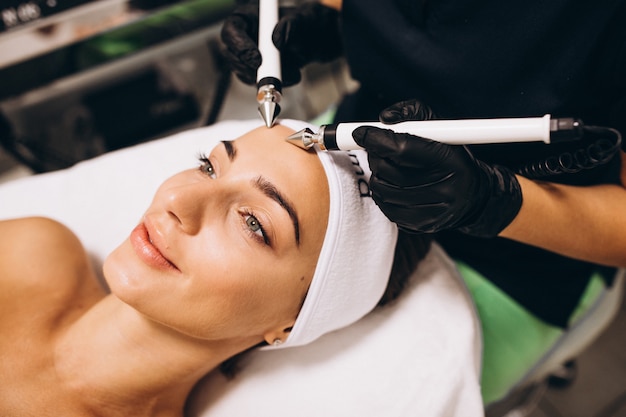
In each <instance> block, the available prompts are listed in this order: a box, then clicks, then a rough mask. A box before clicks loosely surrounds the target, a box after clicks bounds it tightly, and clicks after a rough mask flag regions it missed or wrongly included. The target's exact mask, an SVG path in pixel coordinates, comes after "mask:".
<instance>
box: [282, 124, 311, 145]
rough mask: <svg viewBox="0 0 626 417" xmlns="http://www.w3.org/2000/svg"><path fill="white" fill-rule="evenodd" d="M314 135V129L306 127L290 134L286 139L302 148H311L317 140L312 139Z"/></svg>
mask: <svg viewBox="0 0 626 417" xmlns="http://www.w3.org/2000/svg"><path fill="white" fill-rule="evenodd" d="M312 135H314V133H313V131H312V130H311V129H309V128H304V129H302V130H301V131H299V132H296V133H294V134H293V135H289V136H288V137H287V138H286V139H285V141H287V142H289V143H291V144H292V145H296V146H297V147H298V148H301V149H310V148H311V147H312V146H313V144H314V143H316V142H315V141H313V140H311V137H312Z"/></svg>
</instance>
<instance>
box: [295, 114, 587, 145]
mask: <svg viewBox="0 0 626 417" xmlns="http://www.w3.org/2000/svg"><path fill="white" fill-rule="evenodd" d="M360 126H373V127H378V128H381V129H389V130H393V131H394V132H396V133H409V134H412V135H416V136H420V137H423V138H428V139H432V140H435V141H438V142H443V143H446V144H449V145H475V144H488V143H513V142H539V141H541V142H545V143H558V142H564V141H570V140H576V139H579V138H580V137H582V134H583V132H582V130H583V124H582V122H581V121H580V120H578V119H573V118H558V119H551V118H550V115H549V114H546V115H545V116H543V117H520V118H500V119H457V120H424V121H408V122H401V123H396V124H384V123H380V122H353V123H338V124H329V125H323V126H321V127H320V129H319V130H318V131H317V132H313V131H312V130H311V129H308V128H306V129H303V130H301V131H299V132H297V133H294V134H293V135H291V136H289V137H288V138H287V139H285V140H286V141H287V142H289V143H291V144H293V145H296V146H298V147H300V148H302V149H309V148H310V147H312V146H313V145H314V144H318V145H319V147H320V148H321V149H322V150H329V151H330V150H344V151H349V150H356V149H363V148H361V147H360V146H359V145H357V144H356V142H355V141H354V139H353V138H352V132H353V131H354V130H355V129H356V128H358V127H360Z"/></svg>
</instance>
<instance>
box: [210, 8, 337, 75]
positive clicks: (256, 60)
mask: <svg viewBox="0 0 626 417" xmlns="http://www.w3.org/2000/svg"><path fill="white" fill-rule="evenodd" d="M280 16H281V17H280V19H279V21H278V23H277V24H276V27H275V28H274V31H273V33H272V41H273V42H274V45H276V47H277V48H278V50H279V51H280V55H281V71H282V80H281V81H282V83H283V86H285V87H289V86H291V85H294V84H297V83H299V82H300V79H301V75H300V68H302V67H303V66H304V65H306V64H308V63H310V62H314V61H318V62H329V61H332V60H333V59H335V58H337V57H339V56H340V55H341V53H342V52H343V47H342V42H341V36H340V29H339V12H338V11H337V10H335V9H332V8H329V7H326V6H323V5H321V4H319V3H315V2H314V3H311V2H308V3H304V4H302V5H300V6H297V7H281V8H280ZM258 36H259V2H258V0H253V1H250V2H248V3H246V4H244V5H241V6H239V7H237V8H236V9H235V11H234V12H233V13H232V14H231V15H230V16H229V17H227V18H226V20H225V21H224V25H223V26H222V32H221V39H222V42H223V44H224V46H225V47H226V48H224V50H223V54H224V56H225V57H226V59H227V60H228V62H229V63H230V66H231V68H232V70H233V72H234V73H235V74H236V75H237V77H239V79H240V80H241V81H243V82H244V83H246V84H255V83H256V73H257V70H258V68H259V66H260V65H261V60H262V57H261V53H260V51H259V48H258Z"/></svg>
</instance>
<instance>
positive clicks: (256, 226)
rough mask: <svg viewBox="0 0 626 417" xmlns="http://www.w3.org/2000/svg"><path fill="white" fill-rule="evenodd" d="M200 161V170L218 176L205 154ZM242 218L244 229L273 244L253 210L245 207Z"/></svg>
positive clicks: (264, 241)
mask: <svg viewBox="0 0 626 417" xmlns="http://www.w3.org/2000/svg"><path fill="white" fill-rule="evenodd" d="M198 161H199V162H200V166H199V167H198V169H199V170H200V172H202V173H203V174H205V175H207V176H208V177H209V178H211V179H216V178H217V175H216V173H215V169H214V168H213V164H212V163H211V161H210V159H209V158H208V157H207V156H206V155H205V154H200V155H199V156H198ZM242 219H243V222H244V230H245V231H246V233H248V234H249V235H250V236H251V237H252V238H253V239H255V240H256V241H257V242H259V243H261V244H265V245H268V246H272V244H271V241H270V239H269V236H268V234H267V233H266V231H265V228H264V227H263V224H262V223H261V222H260V221H259V219H258V218H257V217H256V216H255V215H254V213H253V212H252V211H251V210H249V209H244V211H243V214H242Z"/></svg>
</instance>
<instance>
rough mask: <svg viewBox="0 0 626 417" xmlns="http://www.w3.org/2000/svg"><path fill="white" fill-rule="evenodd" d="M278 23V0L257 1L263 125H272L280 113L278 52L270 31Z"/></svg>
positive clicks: (259, 99) (259, 94)
mask: <svg viewBox="0 0 626 417" xmlns="http://www.w3.org/2000/svg"><path fill="white" fill-rule="evenodd" d="M276 23H278V0H261V1H259V51H261V59H262V60H263V61H262V62H261V66H260V67H259V69H258V71H257V89H258V90H257V96H256V99H257V102H258V103H259V113H260V114H261V117H262V118H263V121H264V122H265V126H267V127H272V125H273V124H274V121H275V120H276V118H277V117H278V114H279V113H280V105H279V104H278V103H279V102H280V99H281V97H282V94H281V92H282V82H281V71H280V52H279V51H278V49H276V46H274V44H273V43H272V32H273V31H274V27H275V26H276Z"/></svg>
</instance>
